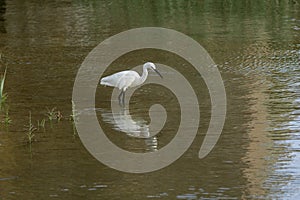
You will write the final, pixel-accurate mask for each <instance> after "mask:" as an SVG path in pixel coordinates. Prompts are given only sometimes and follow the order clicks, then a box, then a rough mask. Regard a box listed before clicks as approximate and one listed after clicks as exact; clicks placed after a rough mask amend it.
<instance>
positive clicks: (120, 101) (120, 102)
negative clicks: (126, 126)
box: [118, 90, 123, 107]
mask: <svg viewBox="0 0 300 200" xmlns="http://www.w3.org/2000/svg"><path fill="white" fill-rule="evenodd" d="M122 96H123V90H121V93H120V94H119V96H118V100H119V105H120V106H121V107H123V106H122Z"/></svg>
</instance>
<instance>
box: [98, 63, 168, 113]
mask: <svg viewBox="0 0 300 200" xmlns="http://www.w3.org/2000/svg"><path fill="white" fill-rule="evenodd" d="M148 69H151V70H153V71H155V72H156V73H157V74H158V75H159V76H160V77H161V78H163V77H162V75H161V74H160V73H159V71H158V70H157V69H156V66H155V65H154V63H152V62H146V63H145V64H144V65H143V74H142V76H140V75H139V74H138V73H137V72H136V71H132V70H126V71H121V72H117V73H115V74H112V75H110V76H106V77H104V78H102V79H101V81H100V84H101V85H106V86H111V87H117V88H119V90H121V93H120V95H119V97H118V99H119V104H120V105H121V106H122V107H123V106H124V104H125V92H126V90H127V89H128V88H131V87H135V86H138V85H141V84H143V83H144V82H145V80H146V79H147V77H148Z"/></svg>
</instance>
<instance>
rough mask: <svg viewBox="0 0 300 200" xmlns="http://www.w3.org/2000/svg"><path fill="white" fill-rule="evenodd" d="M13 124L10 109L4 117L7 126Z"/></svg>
mask: <svg viewBox="0 0 300 200" xmlns="http://www.w3.org/2000/svg"><path fill="white" fill-rule="evenodd" d="M11 122H12V120H11V119H10V117H9V115H8V108H7V109H6V111H5V116H4V123H5V124H6V125H8V124H10V123H11Z"/></svg>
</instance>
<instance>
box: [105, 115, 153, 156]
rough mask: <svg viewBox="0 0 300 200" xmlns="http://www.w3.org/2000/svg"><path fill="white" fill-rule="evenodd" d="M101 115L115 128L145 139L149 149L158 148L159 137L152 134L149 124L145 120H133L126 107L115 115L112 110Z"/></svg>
mask: <svg viewBox="0 0 300 200" xmlns="http://www.w3.org/2000/svg"><path fill="white" fill-rule="evenodd" d="M101 116H102V118H103V121H104V122H108V123H110V124H112V125H113V129H115V130H117V131H122V132H124V133H126V134H127V135H128V136H130V137H135V138H141V139H144V140H145V144H146V145H147V147H149V150H151V151H156V150H157V145H158V141H157V137H156V136H153V137H151V136H150V131H149V125H148V124H147V122H146V121H145V120H143V119H140V120H133V119H132V117H131V115H130V114H129V112H128V110H126V109H124V110H121V111H120V112H119V113H114V115H113V114H112V113H111V112H103V111H102V112H101Z"/></svg>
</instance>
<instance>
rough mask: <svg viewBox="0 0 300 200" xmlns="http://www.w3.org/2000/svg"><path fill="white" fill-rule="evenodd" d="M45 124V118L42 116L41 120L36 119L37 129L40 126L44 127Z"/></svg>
mask: <svg viewBox="0 0 300 200" xmlns="http://www.w3.org/2000/svg"><path fill="white" fill-rule="evenodd" d="M45 124H46V119H45V118H43V119H42V120H41V121H39V120H37V127H38V129H39V128H40V127H42V128H43V129H45Z"/></svg>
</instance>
